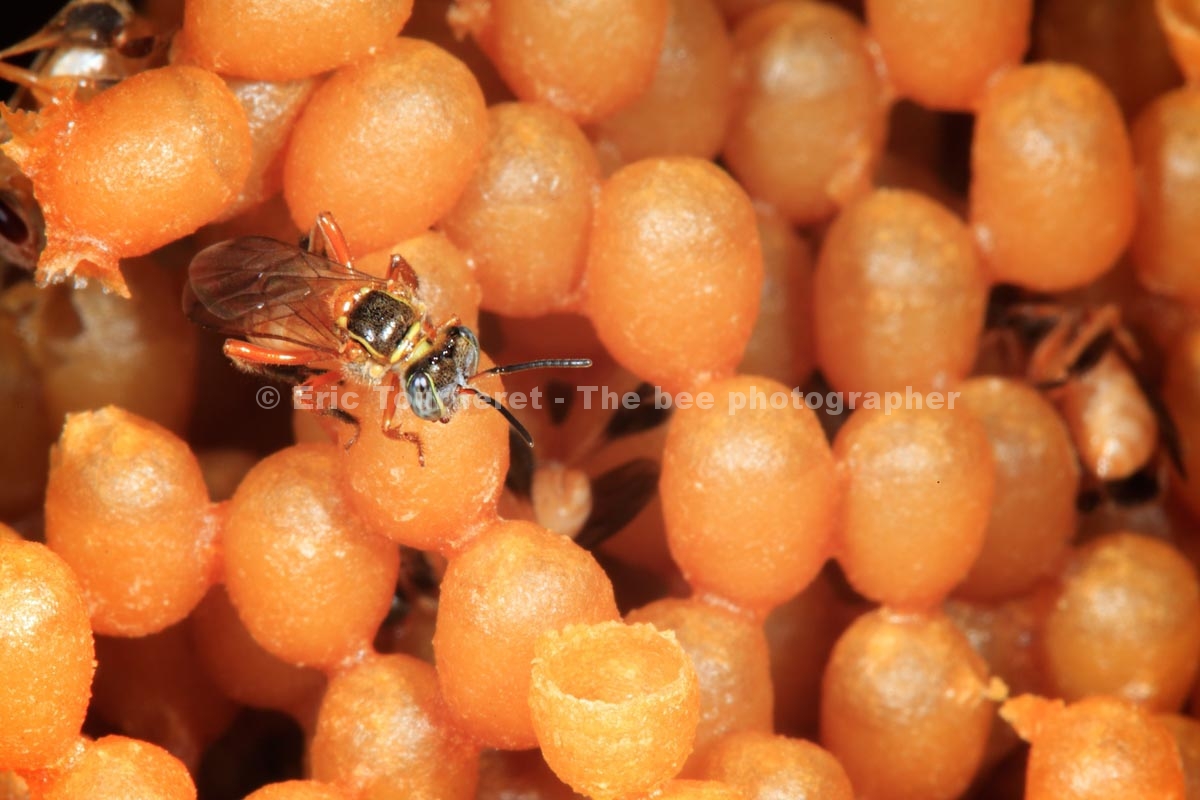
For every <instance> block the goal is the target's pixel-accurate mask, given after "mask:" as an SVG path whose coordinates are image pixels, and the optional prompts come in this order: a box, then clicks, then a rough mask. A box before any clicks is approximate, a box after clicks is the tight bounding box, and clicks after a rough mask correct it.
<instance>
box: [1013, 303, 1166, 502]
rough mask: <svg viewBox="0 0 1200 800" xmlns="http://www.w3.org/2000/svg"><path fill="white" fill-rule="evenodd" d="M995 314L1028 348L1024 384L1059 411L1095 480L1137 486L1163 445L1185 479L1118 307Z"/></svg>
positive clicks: (1028, 306) (1051, 306)
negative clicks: (1133, 482)
mask: <svg viewBox="0 0 1200 800" xmlns="http://www.w3.org/2000/svg"><path fill="white" fill-rule="evenodd" d="M996 311H997V313H994V314H993V315H992V316H993V320H992V321H991V322H992V324H994V325H995V326H996V327H999V328H1001V329H1007V330H1009V331H1010V332H1012V333H1014V334H1015V336H1016V338H1017V340H1018V346H1022V345H1023V346H1024V348H1025V349H1026V353H1027V355H1026V360H1025V368H1024V372H1025V375H1026V378H1027V379H1028V380H1029V382H1030V383H1031V384H1032V385H1033V386H1034V387H1035V388H1037V389H1039V390H1041V391H1043V392H1046V393H1047V395H1048V396H1049V398H1050V399H1051V400H1052V401H1053V402H1054V403H1055V404H1056V405H1057V406H1058V408H1059V409H1060V411H1061V413H1062V415H1063V418H1064V419H1065V421H1066V422H1067V426H1068V428H1069V429H1070V431H1071V436H1072V438H1073V439H1074V441H1075V447H1076V450H1077V452H1078V454H1079V458H1080V461H1081V462H1082V463H1083V465H1084V467H1085V468H1086V469H1087V471H1088V473H1089V474H1091V475H1093V476H1095V477H1096V478H1097V479H1099V480H1100V481H1102V482H1104V483H1106V484H1111V483H1114V482H1120V481H1125V480H1127V479H1131V478H1133V477H1135V476H1137V475H1138V474H1139V473H1140V472H1141V471H1142V470H1144V469H1146V468H1148V467H1150V468H1151V469H1152V465H1151V461H1152V459H1153V457H1154V455H1155V453H1156V452H1158V450H1159V446H1160V444H1161V446H1162V447H1163V449H1164V450H1165V451H1166V454H1167V456H1168V457H1169V458H1170V460H1171V462H1172V463H1173V464H1174V465H1175V467H1176V469H1178V470H1179V471H1180V472H1181V474H1182V471H1183V463H1182V456H1181V453H1180V450H1179V441H1178V435H1177V433H1176V431H1175V425H1174V423H1173V421H1172V420H1171V417H1170V415H1168V414H1167V412H1166V408H1165V406H1163V404H1162V402H1161V401H1160V400H1159V398H1158V395H1157V392H1155V391H1154V390H1153V388H1152V387H1150V386H1149V385H1148V384H1147V382H1146V381H1145V380H1144V378H1143V377H1142V376H1141V375H1140V373H1139V371H1138V369H1137V365H1138V364H1139V362H1140V361H1141V360H1142V353H1141V348H1139V347H1138V344H1137V342H1136V340H1135V339H1134V337H1133V335H1132V334H1131V333H1130V332H1129V330H1128V329H1126V327H1125V325H1124V324H1123V322H1122V320H1121V310H1120V308H1119V307H1118V306H1117V305H1115V304H1111V303H1110V304H1105V305H1098V306H1091V305H1066V304H1061V303H1058V302H1053V301H1041V300H1034V301H1024V302H1022V301H1018V302H1013V303H1010V304H1006V307H1004V308H1001V309H996Z"/></svg>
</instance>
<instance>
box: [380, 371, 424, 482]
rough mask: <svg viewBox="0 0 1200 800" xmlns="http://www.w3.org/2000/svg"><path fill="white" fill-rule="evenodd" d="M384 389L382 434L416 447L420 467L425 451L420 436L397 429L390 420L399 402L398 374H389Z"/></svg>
mask: <svg viewBox="0 0 1200 800" xmlns="http://www.w3.org/2000/svg"><path fill="white" fill-rule="evenodd" d="M385 391H386V392H387V393H388V396H387V403H386V406H385V407H384V409H383V423H382V424H381V425H380V429H381V430H382V431H383V435H384V436H386V437H388V438H389V439H403V440H404V441H406V442H412V443H413V444H414V445H415V446H416V448H417V463H419V464H420V465H421V466H422V467H423V466H425V451H424V449H422V447H421V439H420V437H418V436H417V435H416V434H415V433H409V432H408V431H401V430H397V429H396V428H395V427H394V426H393V424H392V420H394V419H395V418H396V410H397V406H398V405H399V404H400V376H399V375H397V374H396V373H394V372H393V373H392V374H391V376H390V380H389V381H388V383H387V387H386V389H385Z"/></svg>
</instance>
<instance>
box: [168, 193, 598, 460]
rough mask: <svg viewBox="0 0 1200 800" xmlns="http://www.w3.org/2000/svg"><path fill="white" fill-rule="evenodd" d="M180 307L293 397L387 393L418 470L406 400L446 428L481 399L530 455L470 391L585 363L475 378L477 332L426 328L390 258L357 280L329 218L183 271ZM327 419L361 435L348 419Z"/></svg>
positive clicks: (389, 411) (239, 361)
mask: <svg viewBox="0 0 1200 800" xmlns="http://www.w3.org/2000/svg"><path fill="white" fill-rule="evenodd" d="M183 308H184V312H185V313H186V314H187V315H188V317H189V318H190V319H191V320H192V321H193V322H195V323H197V324H199V325H202V326H204V327H207V328H211V329H213V330H216V331H218V332H220V333H223V334H225V335H226V336H230V337H233V338H230V339H228V340H226V342H225V355H226V356H228V357H229V359H230V360H231V361H233V363H234V364H235V365H236V366H238V367H240V368H242V369H243V370H246V371H248V372H254V373H258V374H261V375H266V376H268V377H272V378H276V379H280V380H284V381H286V382H289V383H293V384H296V387H295V389H294V392H295V393H296V395H297V396H299V395H300V394H301V393H304V392H316V391H319V390H322V389H330V388H332V387H334V386H337V385H340V384H342V383H343V382H350V383H354V384H358V385H363V386H367V387H369V388H372V389H382V390H383V391H385V392H386V393H387V394H386V406H385V408H384V413H383V418H382V423H381V428H382V430H383V433H384V434H385V435H386V436H388V437H390V438H393V439H404V440H406V441H408V442H411V443H412V444H413V445H415V446H416V448H417V459H418V460H419V461H420V463H421V465H422V466H424V464H425V456H424V453H423V451H422V449H421V441H420V439H419V438H418V437H417V436H416V435H415V434H413V433H409V432H405V431H400V430H398V429H397V427H396V414H397V412H398V410H399V403H400V394H401V391H403V394H404V397H405V398H406V399H407V400H408V405H409V407H410V408H411V409H412V410H413V413H414V414H416V416H417V417H419V418H420V419H423V420H426V421H429V422H449V421H450V419H451V417H452V416H453V414H454V412H455V411H456V410H457V409H458V407H459V402H460V398H461V397H462V396H463V395H474V396H478V397H479V399H480V400H482V401H483V402H484V403H486V404H487V405H489V406H491V407H492V408H494V409H496V410H497V411H499V412H500V413H501V414H503V415H504V417H505V419H507V420H508V423H509V425H511V426H512V428H513V430H514V431H516V433H517V434H518V435H519V436H520V438H521V439H522V441H524V442H525V444H526V445H528V446H532V445H533V440H532V438H531V437H530V435H529V432H528V431H526V430H525V427H524V426H523V425H521V423H520V422H519V421H518V420H517V418H516V417H514V416H513V415H512V413H511V412H510V411H509V410H508V409H507V408H505V407H504V406H503V405H502V404H500V403H499V402H497V401H496V400H495V399H494V398H492V397H489V396H488V395H487V394H485V393H484V392H482V391H480V390H479V389H478V388H476V387H474V386H472V385H471V383H472V381H475V380H477V379H478V378H481V377H484V376H486V375H505V374H510V373H514V372H523V371H525V370H531V369H542V368H549V367H590V366H591V365H592V362H591V360H590V359H586V358H565V359H542V360H538V361H528V362H525V363H522V364H511V365H508V366H501V367H493V368H491V369H486V370H483V371H479V342H478V340H477V339H476V338H475V334H474V333H473V332H472V331H471V330H470V329H469V328H467V327H466V326H464V325H462V324H461V323H460V321H459V319H458V318H457V317H452V318H451V319H449V320H447V321H446V322H444V323H442V324H440V325H436V326H435V325H434V324H433V322H432V321H431V320H430V318H429V315H428V313H427V310H426V307H425V304H424V303H423V302H422V301H421V299H420V283H419V281H418V278H417V274H416V273H415V272H414V271H413V268H412V266H411V265H410V264H409V263H408V262H407V261H406V260H405V259H404V257H403V256H400V255H398V254H397V255H393V256H392V259H391V263H390V265H389V268H388V275H387V278H386V279H380V278H376V277H374V276H372V275H368V274H366V273H363V272H359V271H358V270H356V269H354V267H353V266H351V260H350V252H349V248H348V247H347V245H346V240H345V237H344V236H343V235H342V232H341V230H340V229H339V228H338V226H337V224H336V223H335V222H334V220H333V217H332V216H331V215H330V214H328V213H321V214H318V215H317V220H316V223H315V224H314V225H313V228H312V232H311V233H310V235H309V236H308V241H307V245H306V246H303V247H296V246H294V245H289V244H285V243H284V242H279V241H276V240H274V239H268V238H266V237H261V236H247V237H242V238H239V239H233V240H231V241H227V242H222V243H220V244H215V245H213V246H211V247H208V248H206V249H204V250H202V251H201V252H200V253H199V254H197V255H196V257H195V258H194V259H193V260H192V263H191V265H190V266H189V268H188V283H187V286H185V288H184V293H183ZM331 413H333V414H335V415H336V416H338V417H339V418H341V419H343V420H345V421H347V422H350V423H351V424H353V425H355V426H356V427H357V424H358V422H357V420H356V419H354V418H353V417H351V416H350V415H349V414H347V413H345V412H344V411H340V410H333V411H332V412H331ZM353 441H354V439H353V438H352V439H351V440H350V443H351V444H352V443H353Z"/></svg>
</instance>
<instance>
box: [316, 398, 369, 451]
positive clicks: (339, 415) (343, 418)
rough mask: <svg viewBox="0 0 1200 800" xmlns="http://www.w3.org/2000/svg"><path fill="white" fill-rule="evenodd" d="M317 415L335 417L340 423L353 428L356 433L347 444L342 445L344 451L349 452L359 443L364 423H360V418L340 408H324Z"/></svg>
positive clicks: (347, 440)
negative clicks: (359, 435)
mask: <svg viewBox="0 0 1200 800" xmlns="http://www.w3.org/2000/svg"><path fill="white" fill-rule="evenodd" d="M317 413H318V414H321V415H324V416H329V417H333V418H334V419H336V420H337V421H338V422H344V423H345V424H347V425H349V426H350V427H351V428H353V429H354V432H353V433H351V434H350V436H349V438H347V439H346V443H345V444H344V445H342V448H343V449H344V450H349V449H350V448H351V447H354V443H355V442H357V441H358V434H359V433H360V432H361V431H362V423H361V422H359V421H358V417H355V416H353V415H352V414H350V413H349V412H346V411H343V410H342V409H340V408H323V409H321V410H320V411H318V412H317Z"/></svg>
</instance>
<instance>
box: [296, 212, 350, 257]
mask: <svg viewBox="0 0 1200 800" xmlns="http://www.w3.org/2000/svg"><path fill="white" fill-rule="evenodd" d="M305 249H306V250H308V252H310V253H312V254H313V255H317V256H321V257H322V258H327V259H329V260H330V261H333V262H335V263H338V264H341V265H342V266H343V267H346V268H347V269H349V267H350V246H349V245H347V244H346V235H345V234H344V233H342V229H341V228H340V227H339V226H338V224H337V222H335V221H334V219H333V215H332V214H330V213H329V212H328V211H322V212H321V213H320V214H317V218H316V220H315V221H314V222H313V226H312V229H311V230H310V231H309V232H308V243H307V245H305Z"/></svg>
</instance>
